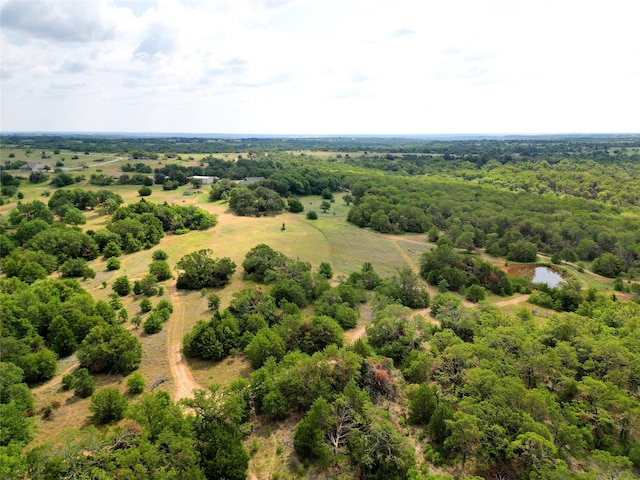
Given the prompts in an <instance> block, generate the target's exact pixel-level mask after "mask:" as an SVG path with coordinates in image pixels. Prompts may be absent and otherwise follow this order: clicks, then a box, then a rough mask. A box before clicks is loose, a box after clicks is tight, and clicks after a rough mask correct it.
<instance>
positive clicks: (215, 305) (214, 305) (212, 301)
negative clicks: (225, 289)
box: [207, 293, 220, 312]
mask: <svg viewBox="0 0 640 480" xmlns="http://www.w3.org/2000/svg"><path fill="white" fill-rule="evenodd" d="M207 307H209V310H213V311H214V312H217V311H218V309H219V308H220V297H219V296H218V295H216V294H215V293H210V294H209V295H207Z"/></svg>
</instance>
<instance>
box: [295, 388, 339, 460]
mask: <svg viewBox="0 0 640 480" xmlns="http://www.w3.org/2000/svg"><path fill="white" fill-rule="evenodd" d="M333 422H334V416H333V409H332V408H331V405H329V403H328V402H327V401H326V400H325V399H324V398H323V397H320V398H318V399H317V400H316V401H315V402H313V405H312V406H311V408H310V409H309V411H308V412H307V414H306V415H305V417H304V418H303V419H302V420H301V421H300V423H298V426H297V427H296V431H295V433H294V435H293V448H294V450H295V451H296V453H297V454H298V455H300V457H301V458H303V459H310V460H316V461H320V462H321V463H324V464H326V463H327V462H328V460H329V458H330V455H331V449H330V448H329V445H328V444H327V443H326V442H325V435H326V434H327V432H328V431H329V429H330V428H331V426H332V423H333Z"/></svg>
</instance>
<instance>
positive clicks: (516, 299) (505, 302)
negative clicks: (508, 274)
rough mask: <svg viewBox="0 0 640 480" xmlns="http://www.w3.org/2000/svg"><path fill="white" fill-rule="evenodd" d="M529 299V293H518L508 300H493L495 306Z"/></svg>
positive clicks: (515, 303) (514, 303)
mask: <svg viewBox="0 0 640 480" xmlns="http://www.w3.org/2000/svg"><path fill="white" fill-rule="evenodd" d="M527 300H529V295H519V296H517V297H514V298H510V299H508V300H500V301H499V302H495V304H494V305H495V306H496V307H507V306H509V305H517V304H519V303H524V302H526V301H527Z"/></svg>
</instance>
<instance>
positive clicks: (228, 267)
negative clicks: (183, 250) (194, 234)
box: [176, 249, 236, 290]
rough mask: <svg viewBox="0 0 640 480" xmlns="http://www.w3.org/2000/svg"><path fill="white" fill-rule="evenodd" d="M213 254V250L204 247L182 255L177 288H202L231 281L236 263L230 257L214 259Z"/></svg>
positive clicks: (217, 285)
mask: <svg viewBox="0 0 640 480" xmlns="http://www.w3.org/2000/svg"><path fill="white" fill-rule="evenodd" d="M211 254H212V251H211V250H206V249H203V250H198V251H197V252H193V253H190V254H188V255H185V256H184V257H182V258H181V259H180V261H179V262H178V263H177V268H178V269H179V270H180V273H179V274H178V280H177V283H176V286H177V288H184V289H189V290H200V289H201V288H209V287H223V286H225V285H226V284H227V283H229V280H230V279H231V276H232V275H233V273H234V272H235V271H236V264H235V263H234V262H233V261H232V260H231V259H230V258H229V257H224V258H215V259H214V258H212V257H211Z"/></svg>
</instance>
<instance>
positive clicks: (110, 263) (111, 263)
mask: <svg viewBox="0 0 640 480" xmlns="http://www.w3.org/2000/svg"><path fill="white" fill-rule="evenodd" d="M107 270H108V271H113V270H120V259H119V258H118V257H111V258H109V260H107Z"/></svg>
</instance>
